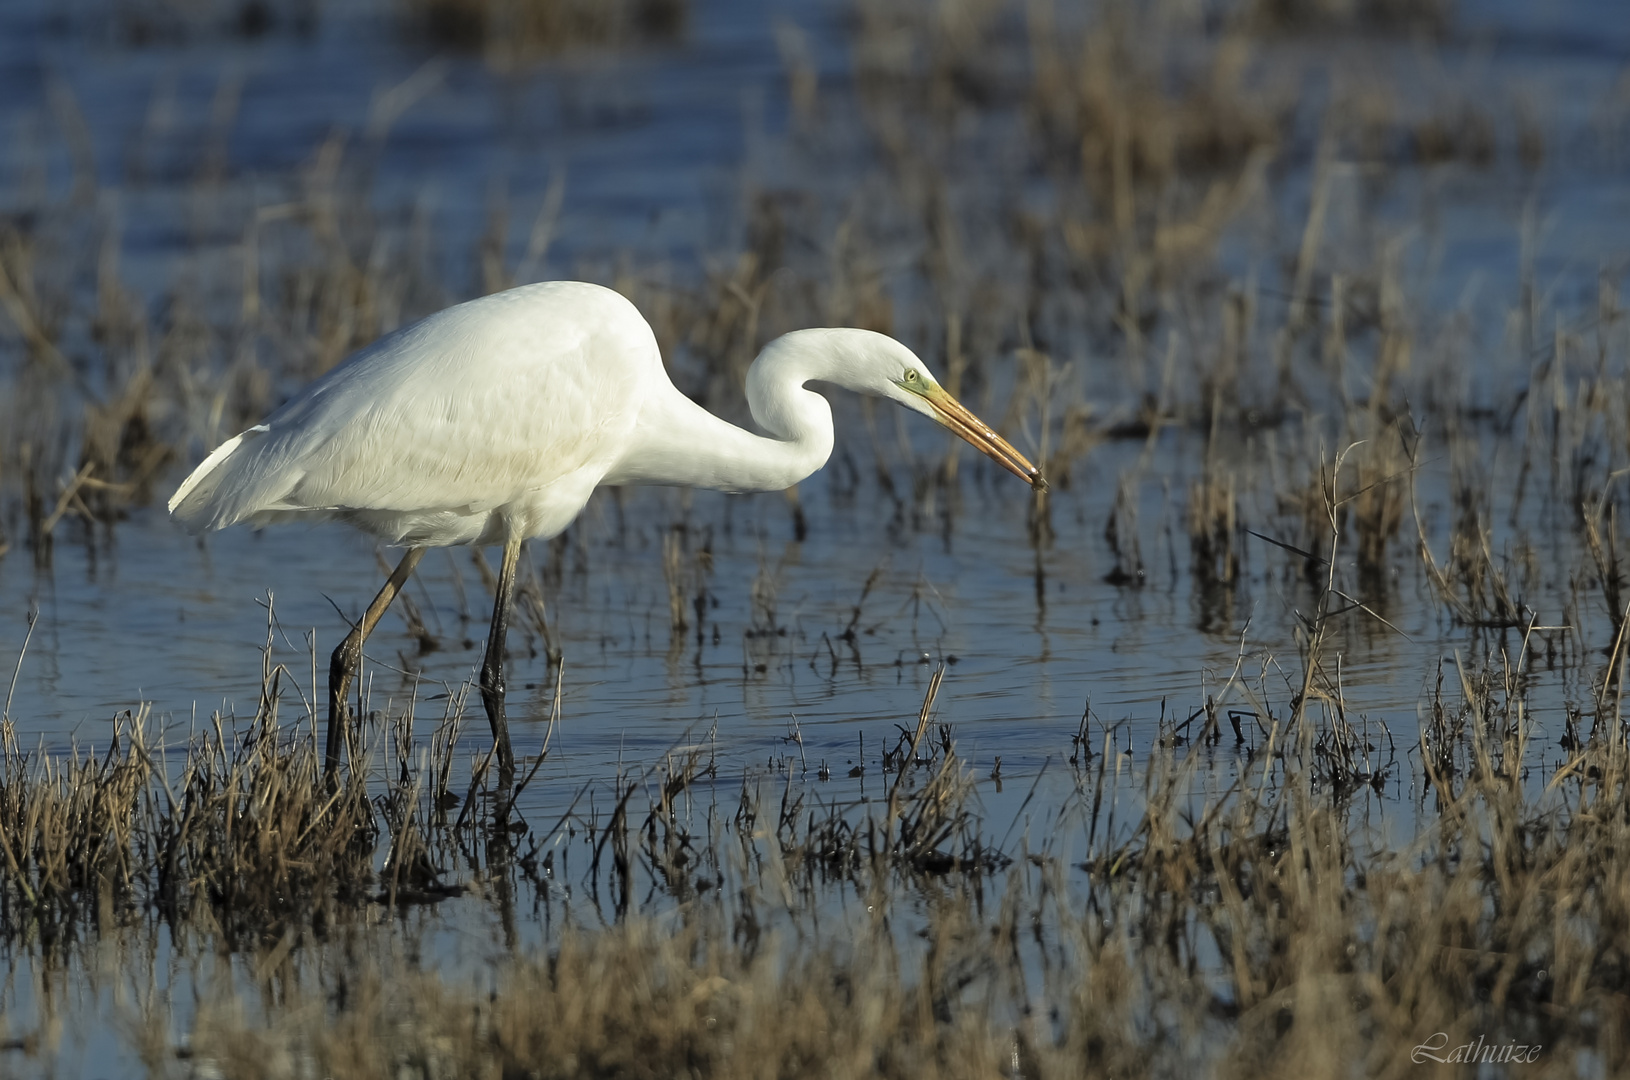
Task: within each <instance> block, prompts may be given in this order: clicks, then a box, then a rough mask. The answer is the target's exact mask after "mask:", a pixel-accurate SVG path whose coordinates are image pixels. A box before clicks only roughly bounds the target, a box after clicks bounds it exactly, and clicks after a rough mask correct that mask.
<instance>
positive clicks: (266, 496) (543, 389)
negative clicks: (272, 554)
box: [170, 281, 1045, 786]
mask: <svg viewBox="0 0 1630 1080" xmlns="http://www.w3.org/2000/svg"><path fill="white" fill-rule="evenodd" d="M810 382H826V383H832V384H833V385H836V386H841V387H844V388H846V389H849V390H854V391H856V392H858V393H862V394H871V395H874V396H876V397H881V398H887V399H888V400H890V401H893V402H895V403H896V404H899V405H903V406H905V407H906V408H908V409H912V410H914V411H916V412H920V413H922V414H923V415H924V416H927V417H930V418H932V419H934V420H936V421H938V422H939V423H941V424H943V425H945V426H946V427H947V428H950V429H951V430H952V431H954V432H956V433H957V434H958V435H960V436H962V438H964V439H966V440H968V442H970V443H972V444H973V445H974V446H976V447H978V448H979V449H980V450H982V451H984V452H985V453H986V454H989V455H990V456H991V457H992V458H994V459H995V460H996V461H997V462H998V463H999V464H1000V465H1001V466H1002V467H1003V468H1005V469H1007V470H1008V471H1009V472H1012V473H1014V474H1015V475H1017V476H1018V477H1020V478H1021V479H1024V480H1027V481H1029V482H1030V483H1031V484H1032V485H1033V486H1035V487H1038V488H1043V487H1045V482H1044V481H1043V480H1042V477H1041V473H1040V472H1039V471H1038V470H1037V469H1036V467H1035V466H1033V465H1031V464H1030V462H1029V461H1027V460H1025V457H1024V455H1023V454H1021V453H1019V452H1018V451H1017V450H1015V449H1014V448H1013V447H1012V446H1011V445H1009V444H1008V442H1007V441H1006V440H1004V439H1003V438H1002V437H1001V436H1000V435H997V434H996V433H995V432H994V431H992V430H991V429H990V428H989V427H987V426H986V425H985V424H984V423H983V422H981V421H980V420H979V419H978V418H976V417H975V416H974V415H973V414H972V413H971V412H969V411H968V410H967V409H966V408H964V407H963V406H962V405H961V404H960V403H958V402H957V401H956V399H955V398H953V397H952V396H951V395H950V394H948V393H946V392H945V390H944V389H943V388H942V387H941V386H940V385H939V383H937V382H936V381H935V380H934V377H933V376H932V375H930V374H929V373H928V369H927V368H926V367H924V366H923V362H922V361H921V360H919V359H918V358H917V357H916V355H915V354H914V353H912V351H911V350H910V349H908V348H906V347H905V346H904V345H902V344H900V343H899V342H897V341H895V340H894V339H893V338H890V337H887V336H885V335H883V334H878V333H873V332H872V331H869V330H837V329H826V330H799V331H795V332H793V333H790V334H786V335H784V336H782V337H779V338H777V339H776V340H774V341H772V342H770V343H769V344H768V345H767V346H765V348H764V351H763V352H762V353H760V354H759V357H758V359H757V360H755V361H754V362H753V365H752V367H751V368H749V369H748V371H747V402H748V404H749V405H750V406H751V408H752V413H753V419H754V420H755V421H757V422H758V424H759V426H760V427H762V428H763V429H764V430H765V431H767V432H768V433H769V437H765V436H762V435H754V434H752V433H751V432H748V431H744V430H742V429H741V428H738V427H736V426H734V425H732V424H728V423H726V422H725V421H723V420H720V419H719V418H718V417H716V416H714V415H712V414H711V413H709V412H708V411H707V410H705V409H703V408H702V407H701V406H699V405H697V404H696V403H695V402H693V401H691V400H690V399H689V398H687V397H686V396H685V395H684V394H682V393H680V392H679V391H678V390H677V389H675V387H674V385H673V383H672V382H670V381H669V379H668V373H667V370H666V369H665V368H664V367H663V364H662V355H661V352H660V351H659V349H658V348H657V342H656V337H655V335H654V334H653V333H652V332H651V327H650V326H649V325H648V324H647V323H646V321H645V319H644V318H642V317H641V315H640V313H639V311H638V310H637V309H636V308H635V307H634V305H633V304H631V303H630V302H629V301H628V300H626V299H624V298H623V297H622V296H620V295H618V294H617V293H615V292H613V291H612V290H610V289H606V288H602V287H600V286H598V285H589V284H585V283H583V282H575V281H555V282H545V283H542V284H537V285H523V286H521V287H520V288H516V289H510V290H508V291H506V292H501V293H496V294H494V295H492V296H487V297H483V298H482V299H479V300H471V301H469V302H468V303H464V304H458V305H456V306H454V307H450V308H447V309H446V310H444V311H441V312H438V313H436V314H434V315H431V316H429V317H428V318H425V319H421V320H420V321H419V322H416V323H414V324H412V325H411V326H407V327H404V328H402V329H400V330H397V331H396V332H395V333H392V334H388V335H386V336H385V337H383V338H380V339H379V340H378V341H376V342H374V343H373V344H372V345H370V346H368V347H367V348H365V349H362V350H361V351H359V352H357V353H355V354H353V355H352V356H351V357H349V358H348V359H347V360H345V361H344V362H343V363H341V364H340V365H339V366H337V367H335V368H334V369H333V370H332V371H330V372H328V374H326V375H324V376H322V377H321V378H319V379H317V380H316V381H315V382H313V383H312V384H311V385H309V386H307V387H306V388H305V389H304V390H302V391H301V392H300V393H299V394H297V395H296V396H295V397H294V398H293V399H291V400H290V401H288V402H287V403H286V404H284V405H283V407H282V408H280V409H278V410H277V411H276V412H274V413H272V415H271V416H269V417H267V419H266V420H265V422H263V423H260V424H256V425H255V426H254V427H252V428H250V429H249V430H247V431H245V432H243V433H242V434H241V435H237V436H235V437H233V438H231V439H228V440H227V441H226V442H224V443H222V444H221V445H220V446H219V447H218V448H217V449H216V450H215V452H214V453H212V454H210V455H209V456H208V457H207V458H205V459H204V462H203V464H201V465H199V466H198V468H196V469H194V470H193V472H192V475H190V476H188V477H187V479H186V480H184V481H182V483H181V486H180V487H179V488H178V489H177V490H176V493H175V495H174V496H173V497H172V498H171V499H170V513H171V515H173V516H174V517H175V519H176V520H177V521H179V522H180V523H181V524H182V525H183V526H185V527H186V528H187V529H188V530H190V531H192V532H202V531H204V530H207V529H221V528H225V527H226V526H228V525H235V524H238V523H239V522H249V523H250V524H252V525H257V526H259V525H266V524H270V523H272V522H277V521H284V520H289V519H303V520H307V521H310V520H317V519H323V518H338V519H339V520H341V521H346V522H349V523H350V524H352V525H355V526H356V527H358V528H360V529H363V530H364V531H366V532H370V533H372V534H374V535H375V536H377V537H379V538H381V539H382V540H384V541H385V542H386V543H388V544H392V545H398V546H405V547H406V548H407V553H406V554H405V555H403V556H402V560H401V562H400V563H398V564H397V566H396V569H395V571H393V572H392V573H391V575H390V578H389V580H388V581H386V582H385V586H384V588H382V589H381V590H380V591H379V594H378V595H377V596H376V597H374V600H373V603H371V604H369V605H368V610H367V611H366V612H365V613H364V615H363V617H362V620H361V621H360V622H359V623H357V625H356V626H355V627H353V628H352V630H351V632H350V633H349V634H348V635H347V636H346V637H345V640H344V641H342V642H341V643H340V644H339V646H338V647H337V648H336V649H335V650H334V655H333V658H332V661H331V662H330V664H329V675H328V677H329V699H328V708H329V714H328V745H327V753H326V757H325V760H324V768H325V772H326V773H327V775H328V776H329V778H330V779H332V778H333V776H334V774H335V772H336V770H337V769H338V765H339V759H340V753H341V749H342V743H343V736H342V731H343V727H344V720H345V708H346V703H345V699H346V694H347V691H348V689H349V687H350V683H351V679H352V677H353V675H354V674H355V672H356V670H357V666H358V664H359V663H360V660H361V657H362V645H363V642H364V641H365V640H366V639H367V637H368V634H369V632H370V631H372V630H373V628H374V626H375V624H377V623H378V622H379V619H380V618H381V617H382V616H383V615H384V614H385V610H386V608H388V607H389V606H390V603H391V601H392V600H394V599H395V597H396V594H397V593H398V592H400V591H401V589H402V587H403V585H404V583H405V582H406V581H407V578H408V575H410V574H411V573H412V572H413V568H414V567H415V566H416V565H417V564H418V562H419V559H420V557H421V556H423V554H424V550H425V548H427V547H440V546H443V545H449V544H502V545H503V546H504V558H503V565H502V568H501V569H500V571H499V575H498V595H497V599H496V601H495V602H494V604H493V609H492V631H491V633H490V634H489V635H488V637H487V650H486V657H485V659H484V661H483V662H482V665H481V684H480V685H481V699H482V702H483V703H484V704H485V706H486V710H487V718H488V720H489V721H490V722H491V724H492V734H493V740H494V743H495V746H496V752H497V756H498V765H499V775H500V777H501V778H502V782H503V783H504V784H505V785H506V786H507V784H508V782H509V778H510V777H512V776H513V774H514V757H513V754H512V752H511V750H510V744H509V728H508V725H507V723H506V720H505V716H504V637H505V631H506V627H507V621H508V615H509V605H510V597H511V594H512V592H513V589H514V584H515V566H516V562H517V560H518V559H519V556H520V550H521V542H522V541H523V540H526V539H528V538H530V537H551V536H555V535H556V534H558V533H560V532H561V531H563V530H564V529H565V528H566V527H567V526H568V525H570V524H571V522H572V519H573V518H575V517H577V515H578V512H579V511H580V510H582V509H583V505H584V504H585V503H587V502H588V500H589V496H590V495H591V494H592V493H593V492H594V489H595V488H596V487H599V486H600V485H603V484H606V485H610V484H674V485H686V486H691V487H706V488H719V489H722V490H725V491H769V490H775V489H780V488H785V487H790V486H791V485H793V484H796V483H797V482H798V481H800V480H802V479H804V477H806V476H808V475H809V474H810V473H812V472H814V471H815V470H816V469H819V468H820V467H821V466H822V465H824V464H826V460H827V458H828V457H829V456H830V455H831V453H832V409H831V406H830V405H828V404H827V401H826V398H824V397H822V396H821V395H820V394H818V393H816V392H814V391H812V390H809V389H807V388H806V385H805V384H807V383H810Z"/></svg>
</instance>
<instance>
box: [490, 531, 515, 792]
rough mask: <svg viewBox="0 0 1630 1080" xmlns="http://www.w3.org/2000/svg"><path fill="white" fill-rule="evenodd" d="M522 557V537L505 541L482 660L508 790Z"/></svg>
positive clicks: (512, 774) (494, 737)
mask: <svg viewBox="0 0 1630 1080" xmlns="http://www.w3.org/2000/svg"><path fill="white" fill-rule="evenodd" d="M520 561H521V538H520V537H519V536H512V537H510V538H509V540H508V541H507V542H506V543H505V544H504V563H503V566H502V567H500V568H499V570H498V596H497V598H496V599H495V600H494V601H493V605H492V632H491V633H489V634H488V635H487V658H486V659H485V660H483V661H482V663H481V701H482V704H484V705H486V707H487V720H488V721H489V722H491V724H492V744H493V747H494V748H495V749H496V751H497V753H498V785H499V787H501V788H502V789H503V790H505V791H508V790H509V787H510V785H511V783H512V782H513V781H514V779H515V754H514V752H513V751H512V750H511V749H510V746H509V721H508V720H507V719H506V718H505V716H504V638H505V637H506V636H507V635H508V633H509V602H510V599H511V598H512V597H513V596H514V594H515V567H516V564H518V563H519V562H520Z"/></svg>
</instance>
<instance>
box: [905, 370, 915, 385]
mask: <svg viewBox="0 0 1630 1080" xmlns="http://www.w3.org/2000/svg"><path fill="white" fill-rule="evenodd" d="M916 381H917V372H916V371H915V370H913V369H911V368H907V369H906V382H916Z"/></svg>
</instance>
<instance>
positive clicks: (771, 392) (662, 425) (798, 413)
mask: <svg viewBox="0 0 1630 1080" xmlns="http://www.w3.org/2000/svg"><path fill="white" fill-rule="evenodd" d="M763 362H764V360H763V358H761V359H760V360H759V361H758V362H757V363H755V364H754V371H753V372H750V373H749V375H748V404H749V405H751V406H752V410H753V418H754V419H755V420H757V421H758V423H759V424H760V426H762V427H763V428H764V429H765V430H767V431H768V432H770V434H771V436H773V437H765V436H763V435H755V434H753V433H752V432H750V431H745V430H743V429H742V428H739V427H737V426H736V425H734V424H731V423H727V422H726V421H724V420H721V419H719V418H718V417H717V416H714V415H713V414H712V413H710V412H708V411H707V410H706V409H704V408H702V407H701V406H700V405H698V404H696V403H695V402H694V401H691V400H690V399H689V398H687V397H686V396H685V395H684V394H681V393H680V392H679V391H678V390H676V389H674V388H673V387H671V386H667V387H664V388H663V389H664V392H663V393H662V394H661V396H660V398H659V399H658V400H657V401H652V402H648V403H647V405H646V407H645V408H644V409H643V410H642V411H641V413H640V418H639V421H638V425H637V427H636V430H635V438H634V440H633V445H632V446H631V447H630V448H629V450H628V452H627V453H626V454H624V455H623V456H622V458H621V460H619V461H618V463H617V465H616V466H615V467H614V468H613V469H612V470H611V472H610V473H608V474H607V475H606V477H605V479H604V480H602V481H601V483H605V484H670V485H674V486H678V487H703V488H716V489H718V490H720V491H780V490H781V489H783V488H788V487H791V486H792V485H794V484H796V483H798V481H800V480H802V479H804V478H805V477H807V476H808V475H809V474H810V473H812V472H814V471H815V470H816V469H819V468H820V467H821V466H822V465H825V464H826V460H827V458H829V457H831V456H832V407H831V406H830V405H829V404H827V401H826V398H824V397H822V396H821V395H820V394H817V393H816V392H815V391H813V390H806V389H805V388H804V386H803V380H802V378H799V377H798V376H797V374H796V373H793V372H786V373H783V374H784V375H785V376H786V378H783V379H777V380H776V381H775V383H774V385H773V388H767V387H765V386H762V385H755V384H758V383H760V382H761V380H759V379H755V378H754V377H753V376H754V374H756V373H757V369H758V367H759V365H760V364H762V363H763ZM794 379H796V381H792V380H794ZM766 390H768V395H767V396H766V393H765V391H766ZM755 391H758V392H755Z"/></svg>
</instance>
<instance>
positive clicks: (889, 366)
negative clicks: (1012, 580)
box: [871, 334, 1047, 491]
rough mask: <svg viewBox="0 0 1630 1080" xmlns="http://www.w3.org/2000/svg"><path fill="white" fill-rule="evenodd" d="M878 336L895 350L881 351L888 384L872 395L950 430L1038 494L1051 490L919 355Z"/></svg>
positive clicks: (1038, 471) (1023, 457)
mask: <svg viewBox="0 0 1630 1080" xmlns="http://www.w3.org/2000/svg"><path fill="white" fill-rule="evenodd" d="M877 336H878V337H882V338H883V340H884V341H886V342H888V344H889V345H892V346H893V348H892V349H888V348H886V347H885V348H883V349H880V350H879V352H880V353H883V354H884V355H881V356H879V357H878V359H879V361H880V363H881V366H882V367H883V369H884V377H885V380H886V381H885V382H884V383H883V384H882V385H881V386H880V387H878V388H875V389H873V390H872V391H871V392H872V393H875V394H876V395H877V396H879V397H886V398H888V399H889V400H890V401H893V402H896V403H897V404H900V405H903V406H905V407H906V408H908V409H911V410H912V411H914V412H920V413H922V414H923V415H924V416H926V417H928V418H929V419H930V420H933V421H934V422H935V423H938V424H940V425H942V426H944V427H947V428H950V429H951V430H952V431H954V432H956V433H957V434H958V435H960V436H962V438H964V439H966V440H967V441H968V442H970V443H972V444H973V445H974V446H975V447H977V448H978V449H979V450H980V451H982V452H983V453H985V454H987V455H989V456H990V458H991V459H992V460H993V461H995V462H996V463H997V464H998V465H1000V466H1002V468H1004V469H1006V470H1007V471H1008V472H1010V473H1012V474H1013V475H1014V476H1017V477H1018V478H1019V479H1021V480H1023V481H1025V482H1026V483H1028V484H1029V485H1030V486H1031V487H1034V488H1036V489H1037V490H1038V491H1046V490H1047V481H1046V480H1045V479H1044V478H1043V477H1042V475H1041V470H1040V469H1038V468H1036V467H1035V466H1034V465H1032V464H1030V461H1029V460H1028V459H1027V458H1026V457H1025V456H1024V455H1023V454H1021V453H1019V451H1018V450H1016V449H1014V447H1013V444H1012V443H1010V442H1008V441H1007V440H1006V439H1004V438H1002V437H1001V436H1000V435H998V434H996V432H995V431H994V430H992V429H991V427H990V425H989V424H986V423H985V422H984V421H983V420H981V419H979V417H977V416H975V415H974V414H973V413H971V412H969V411H968V409H967V407H966V406H964V405H963V404H962V403H961V402H960V401H958V400H957V399H956V398H954V397H952V396H951V395H950V393H949V392H948V391H947V390H946V389H945V388H944V387H943V386H941V385H940V384H939V381H938V380H936V379H935V378H934V376H933V375H931V374H929V372H928V368H927V367H926V366H925V365H924V364H923V362H922V361H921V360H919V359H918V358H917V354H916V353H914V352H912V351H911V350H910V349H908V348H906V347H905V346H904V345H901V344H900V343H899V342H898V341H895V340H894V339H893V338H889V337H884V336H883V335H881V334H880V335H877Z"/></svg>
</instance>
